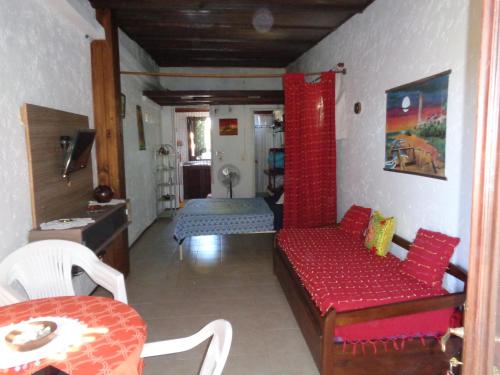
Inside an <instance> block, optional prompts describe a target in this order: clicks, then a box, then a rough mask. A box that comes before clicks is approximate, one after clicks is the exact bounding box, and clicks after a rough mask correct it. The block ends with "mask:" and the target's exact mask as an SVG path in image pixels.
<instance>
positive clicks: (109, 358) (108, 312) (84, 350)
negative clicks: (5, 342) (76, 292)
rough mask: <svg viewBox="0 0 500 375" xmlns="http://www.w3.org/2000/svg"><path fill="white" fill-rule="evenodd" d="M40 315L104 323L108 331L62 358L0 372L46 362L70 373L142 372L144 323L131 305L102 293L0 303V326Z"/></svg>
mask: <svg viewBox="0 0 500 375" xmlns="http://www.w3.org/2000/svg"><path fill="white" fill-rule="evenodd" d="M43 316H61V317H68V318H73V319H78V320H79V321H80V322H82V323H84V324H86V325H88V327H91V328H97V327H101V328H102V327H105V328H107V329H108V330H109V331H108V332H107V333H104V334H97V335H92V336H94V337H95V341H93V342H91V343H87V344H83V345H82V346H81V347H80V349H79V350H78V351H75V352H69V353H67V357H66V359H64V360H59V361H58V360H49V359H44V360H41V361H40V363H39V364H36V363H30V364H28V365H27V366H26V368H22V369H21V370H20V371H19V370H18V371H16V370H15V369H9V370H6V371H2V370H0V373H7V374H32V373H33V372H35V371H38V370H40V369H42V368H44V367H46V366H49V365H51V366H54V367H56V368H58V369H60V370H62V371H64V372H67V373H68V374H72V375H84V374H85V375H88V374H93V375H104V374H106V375H111V374H112V375H137V374H140V373H141V372H142V366H143V362H142V360H141V358H140V354H141V351H142V347H143V345H144V342H145V340H146V323H145V322H144V320H143V319H142V318H141V317H140V316H139V314H138V313H137V312H136V311H135V310H134V309H133V308H132V307H130V306H128V305H126V304H124V303H121V302H118V301H115V300H112V299H110V298H103V297H89V296H73V297H55V298H43V299H36V300H31V301H25V302H21V303H16V304H13V305H9V306H4V307H0V327H3V326H6V325H9V324H12V323H18V322H21V321H23V320H27V319H30V318H37V317H43ZM0 339H3V338H0Z"/></svg>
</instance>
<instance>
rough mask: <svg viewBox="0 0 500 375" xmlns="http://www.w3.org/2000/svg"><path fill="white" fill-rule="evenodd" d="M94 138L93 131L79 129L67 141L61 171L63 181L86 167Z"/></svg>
mask: <svg viewBox="0 0 500 375" xmlns="http://www.w3.org/2000/svg"><path fill="white" fill-rule="evenodd" d="M94 138H95V130H94V129H81V130H78V131H77V132H76V135H75V137H74V138H73V139H70V140H69V142H68V145H67V147H66V154H65V155H64V163H63V170H62V177H63V178H64V179H69V175H70V174H71V173H73V172H75V171H78V170H80V169H83V168H85V167H86V166H87V164H88V161H89V158H90V151H91V150H92V144H93V143H94Z"/></svg>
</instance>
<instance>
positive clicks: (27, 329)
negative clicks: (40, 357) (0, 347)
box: [5, 321, 57, 352]
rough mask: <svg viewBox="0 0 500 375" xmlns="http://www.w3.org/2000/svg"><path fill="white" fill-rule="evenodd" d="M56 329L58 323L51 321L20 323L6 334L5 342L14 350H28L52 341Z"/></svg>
mask: <svg viewBox="0 0 500 375" xmlns="http://www.w3.org/2000/svg"><path fill="white" fill-rule="evenodd" d="M56 330H57V324H56V323H54V322H50V321H35V322H24V323H19V324H17V325H16V326H15V327H14V329H13V330H12V331H10V332H9V333H8V334H7V335H6V336H5V342H6V343H7V345H8V346H9V347H10V348H11V349H13V350H16V351H18V352H27V351H29V350H35V349H38V348H40V347H42V346H44V345H45V344H48V343H49V342H50V341H52V340H53V339H54V337H55V336H56Z"/></svg>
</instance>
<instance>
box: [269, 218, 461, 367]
mask: <svg viewBox="0 0 500 375" xmlns="http://www.w3.org/2000/svg"><path fill="white" fill-rule="evenodd" d="M393 242H395V243H397V244H398V245H400V246H402V247H403V248H405V249H407V250H409V249H410V243H409V242H408V241H406V240H404V239H402V238H401V237H399V236H397V235H395V236H394V238H393ZM401 263H402V262H401V261H400V260H399V259H398V258H396V257H395V256H393V255H391V254H389V255H387V256H386V257H379V256H377V255H375V254H374V253H372V252H370V251H368V250H367V249H366V248H365V247H364V245H363V241H362V239H361V238H360V237H356V236H352V235H350V234H347V233H346V232H345V231H342V230H341V229H340V228H339V227H330V228H307V229H284V230H282V231H280V232H279V233H278V234H277V237H276V248H275V253H274V271H275V274H276V275H277V277H278V279H279V281H280V283H281V286H282V288H283V290H284V292H285V295H286V296H287V299H288V301H289V304H290V306H291V308H292V310H293V312H294V315H295V317H296V319H297V322H298V324H299V326H300V328H301V330H302V333H303V335H304V337H305V339H306V341H307V343H308V346H309V348H310V350H311V353H312V355H313V358H314V360H315V361H316V364H317V366H318V368H319V369H320V371H321V374H328V375H332V374H333V375H339V374H350V375H356V374H368V373H369V374H379V373H380V374H384V375H387V374H400V373H404V374H419V375H420V374H443V373H444V371H445V370H446V369H447V368H448V360H449V359H450V358H451V356H453V355H459V351H460V342H459V341H457V340H452V341H451V342H450V343H449V345H448V350H447V353H442V352H441V350H440V346H439V341H438V339H439V338H440V337H441V336H442V335H443V334H444V333H445V332H446V330H447V329H448V328H449V327H450V326H456V325H457V324H458V323H459V322H457V320H458V318H457V317H459V315H460V314H457V308H458V307H460V306H461V305H463V303H464V301H465V294H464V293H454V294H450V293H448V292H447V291H446V290H444V289H443V288H442V287H441V285H436V286H432V285H427V284H425V283H423V282H420V281H419V280H417V279H415V278H413V277H411V276H408V275H406V274H405V273H404V272H401ZM446 272H448V273H450V274H451V275H453V276H454V277H457V278H458V279H460V280H461V281H463V282H464V283H465V282H466V274H465V272H463V271H462V270H461V269H460V268H458V267H456V266H454V265H449V267H448V269H447V271H446Z"/></svg>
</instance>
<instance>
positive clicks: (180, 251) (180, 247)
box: [179, 243, 184, 262]
mask: <svg viewBox="0 0 500 375" xmlns="http://www.w3.org/2000/svg"><path fill="white" fill-rule="evenodd" d="M182 252H183V249H182V244H181V243H180V244H179V260H180V261H181V262H182V261H183V259H184V257H183V254H182Z"/></svg>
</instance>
